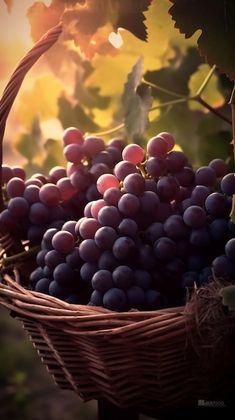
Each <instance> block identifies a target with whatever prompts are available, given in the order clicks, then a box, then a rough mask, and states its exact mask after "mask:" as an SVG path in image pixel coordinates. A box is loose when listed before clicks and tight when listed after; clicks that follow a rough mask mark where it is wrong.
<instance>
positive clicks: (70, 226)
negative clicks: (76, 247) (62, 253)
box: [61, 220, 77, 241]
mask: <svg viewBox="0 0 235 420" xmlns="http://www.w3.org/2000/svg"><path fill="white" fill-rule="evenodd" d="M76 224H77V222H76V220H69V221H68V222H65V223H64V224H63V226H62V228H61V230H66V231H67V232H70V233H72V235H73V237H74V240H75V241H76V239H77V234H76V232H75V229H76Z"/></svg>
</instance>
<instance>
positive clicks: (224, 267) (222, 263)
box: [212, 255, 235, 279]
mask: <svg viewBox="0 0 235 420" xmlns="http://www.w3.org/2000/svg"><path fill="white" fill-rule="evenodd" d="M212 270H213V273H214V275H215V276H216V277H222V278H223V279H228V278H233V277H234V274H235V266H234V264H232V263H231V261H230V260H229V259H228V257H227V256H226V255H219V256H218V257H216V258H215V259H214V260H213V261H212Z"/></svg>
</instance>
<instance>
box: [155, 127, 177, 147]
mask: <svg viewBox="0 0 235 420" xmlns="http://www.w3.org/2000/svg"><path fill="white" fill-rule="evenodd" d="M158 137H162V138H163V139H164V140H165V142H166V143H167V151H168V152H170V151H171V150H172V149H173V147H174V145H175V138H174V137H173V136H172V134H170V133H168V132H166V131H163V132H161V133H159V134H158Z"/></svg>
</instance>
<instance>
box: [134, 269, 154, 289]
mask: <svg viewBox="0 0 235 420" xmlns="http://www.w3.org/2000/svg"><path fill="white" fill-rule="evenodd" d="M134 284H135V285H136V286H138V287H140V288H141V289H143V290H148V289H150V287H151V284H152V278H151V275H150V274H149V272H148V271H146V270H141V269H137V270H134Z"/></svg>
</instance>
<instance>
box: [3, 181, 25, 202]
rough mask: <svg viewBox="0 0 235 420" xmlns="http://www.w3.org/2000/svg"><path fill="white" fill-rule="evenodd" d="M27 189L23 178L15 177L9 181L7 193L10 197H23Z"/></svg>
mask: <svg viewBox="0 0 235 420" xmlns="http://www.w3.org/2000/svg"><path fill="white" fill-rule="evenodd" d="M24 190H25V183H24V181H23V180H22V179H21V178H18V177H13V178H11V179H10V181H8V183H7V194H8V195H9V197H10V198H14V197H22V195H23V194H24Z"/></svg>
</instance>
